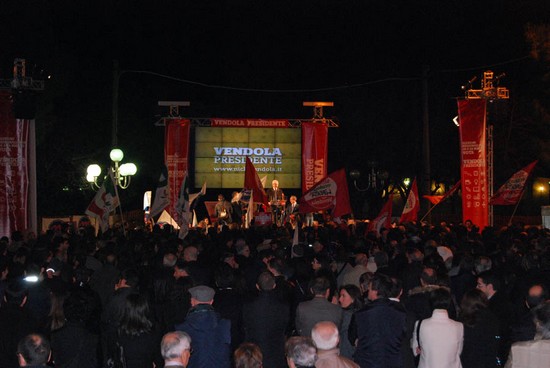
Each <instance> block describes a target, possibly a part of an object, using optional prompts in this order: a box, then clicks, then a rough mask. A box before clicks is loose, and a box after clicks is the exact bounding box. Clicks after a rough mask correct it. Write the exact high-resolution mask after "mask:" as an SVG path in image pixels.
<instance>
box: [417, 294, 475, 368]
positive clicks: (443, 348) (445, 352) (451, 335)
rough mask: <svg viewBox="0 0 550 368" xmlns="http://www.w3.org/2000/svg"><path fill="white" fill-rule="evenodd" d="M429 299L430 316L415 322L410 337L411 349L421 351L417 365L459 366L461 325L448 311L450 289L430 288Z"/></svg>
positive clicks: (432, 367)
mask: <svg viewBox="0 0 550 368" xmlns="http://www.w3.org/2000/svg"><path fill="white" fill-rule="evenodd" d="M430 303H431V305H432V310H433V312H432V317H431V318H427V319H425V320H422V321H417V322H416V324H415V328H414V334H413V336H412V339H411V347H412V349H413V353H414V354H415V356H417V355H418V354H420V362H419V364H418V368H440V367H446V368H462V364H461V362H460V353H461V352H462V343H463V339H464V326H463V325H462V323H460V322H456V321H453V320H452V319H450V318H449V315H448V313H447V309H448V308H449V306H450V303H451V293H450V292H449V290H448V289H447V288H443V287H440V288H437V289H435V290H433V291H431V292H430Z"/></svg>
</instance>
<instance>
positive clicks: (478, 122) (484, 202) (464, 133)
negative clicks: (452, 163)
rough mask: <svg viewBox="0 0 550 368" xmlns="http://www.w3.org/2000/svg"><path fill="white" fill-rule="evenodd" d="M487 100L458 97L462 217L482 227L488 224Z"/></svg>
mask: <svg viewBox="0 0 550 368" xmlns="http://www.w3.org/2000/svg"><path fill="white" fill-rule="evenodd" d="M486 103H487V102H486V101H485V100H459V101H458V116H459V121H460V158H461V159H460V168H461V178H462V220H463V221H466V220H471V221H472V222H473V223H474V224H475V225H476V226H478V227H479V228H480V229H483V228H484V227H486V226H487V225H488V224H489V198H488V188H487V134H486V116H487V114H486Z"/></svg>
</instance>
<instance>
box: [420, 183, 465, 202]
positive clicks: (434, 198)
mask: <svg viewBox="0 0 550 368" xmlns="http://www.w3.org/2000/svg"><path fill="white" fill-rule="evenodd" d="M458 188H460V180H459V181H457V182H456V184H455V185H453V187H452V188H451V189H449V191H448V192H447V193H445V195H442V196H431V195H425V196H423V197H424V198H426V199H427V200H428V201H430V202H431V203H432V204H433V205H434V206H435V205H437V204H439V203H440V202H443V201H444V200H446V199H447V198H449V197H450V196H452V195H453V194H454V193H455V192H456V191H457V190H458Z"/></svg>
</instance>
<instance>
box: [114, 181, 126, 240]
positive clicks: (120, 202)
mask: <svg viewBox="0 0 550 368" xmlns="http://www.w3.org/2000/svg"><path fill="white" fill-rule="evenodd" d="M111 180H112V178H111ZM113 184H114V185H113V186H114V187H115V195H116V196H117V198H118V207H119V210H120V221H121V222H122V233H123V234H124V236H125V237H126V226H124V213H123V212H122V201H121V200H120V196H119V195H118V183H113ZM115 213H116V209H115Z"/></svg>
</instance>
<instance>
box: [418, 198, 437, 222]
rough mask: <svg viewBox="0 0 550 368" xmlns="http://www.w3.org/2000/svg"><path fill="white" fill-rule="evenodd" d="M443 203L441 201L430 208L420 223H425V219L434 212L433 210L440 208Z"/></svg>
mask: <svg viewBox="0 0 550 368" xmlns="http://www.w3.org/2000/svg"><path fill="white" fill-rule="evenodd" d="M441 202H443V201H439V202H438V203H437V204H434V205H433V206H432V207H430V209H429V210H428V212H426V214H425V215H424V217H422V218H421V219H420V221H419V222H422V221H424V219H425V218H426V217H428V215H429V214H430V213H431V212H432V211H433V209H434V208H436V207H437V206H439V203H441Z"/></svg>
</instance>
